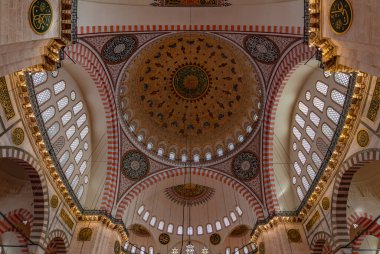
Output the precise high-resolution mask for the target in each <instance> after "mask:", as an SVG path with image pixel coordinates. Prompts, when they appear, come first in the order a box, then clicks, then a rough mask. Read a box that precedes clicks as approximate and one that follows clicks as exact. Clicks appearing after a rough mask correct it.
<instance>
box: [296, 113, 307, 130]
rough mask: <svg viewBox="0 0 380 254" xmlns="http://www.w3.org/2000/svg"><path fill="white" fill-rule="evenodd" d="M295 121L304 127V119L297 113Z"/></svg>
mask: <svg viewBox="0 0 380 254" xmlns="http://www.w3.org/2000/svg"><path fill="white" fill-rule="evenodd" d="M296 122H297V123H298V125H299V126H300V127H301V128H302V129H303V128H305V120H303V118H302V117H301V116H300V115H299V114H296Z"/></svg>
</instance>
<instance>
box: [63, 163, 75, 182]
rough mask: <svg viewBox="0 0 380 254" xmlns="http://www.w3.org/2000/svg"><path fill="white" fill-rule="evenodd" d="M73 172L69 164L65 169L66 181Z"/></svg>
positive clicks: (72, 167) (72, 165) (71, 165)
mask: <svg viewBox="0 0 380 254" xmlns="http://www.w3.org/2000/svg"><path fill="white" fill-rule="evenodd" d="M73 172H74V164H72V163H71V164H70V165H69V166H68V167H67V169H66V171H65V176H66V179H69V178H70V177H71V175H72V174H73Z"/></svg>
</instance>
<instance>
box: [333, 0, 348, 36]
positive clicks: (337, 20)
mask: <svg viewBox="0 0 380 254" xmlns="http://www.w3.org/2000/svg"><path fill="white" fill-rule="evenodd" d="M352 18H353V12H352V7H351V4H350V2H349V0H335V1H334V2H333V3H332V5H331V8H330V25H331V28H332V29H333V31H334V32H335V33H337V34H343V33H345V32H347V31H348V29H350V26H351V24H352Z"/></svg>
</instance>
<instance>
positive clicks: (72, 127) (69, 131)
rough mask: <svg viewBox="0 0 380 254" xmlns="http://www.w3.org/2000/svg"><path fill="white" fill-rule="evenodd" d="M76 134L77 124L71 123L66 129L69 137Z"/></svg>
mask: <svg viewBox="0 0 380 254" xmlns="http://www.w3.org/2000/svg"><path fill="white" fill-rule="evenodd" d="M74 134H75V125H71V126H70V128H68V129H67V131H66V137H67V139H70V138H71V137H72V136H73V135H74Z"/></svg>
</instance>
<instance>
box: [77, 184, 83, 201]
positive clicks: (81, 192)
mask: <svg viewBox="0 0 380 254" xmlns="http://www.w3.org/2000/svg"><path fill="white" fill-rule="evenodd" d="M83 191H84V187H83V185H81V186H80V187H79V189H78V191H77V198H78V199H80V198H81V197H82V195H83Z"/></svg>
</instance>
